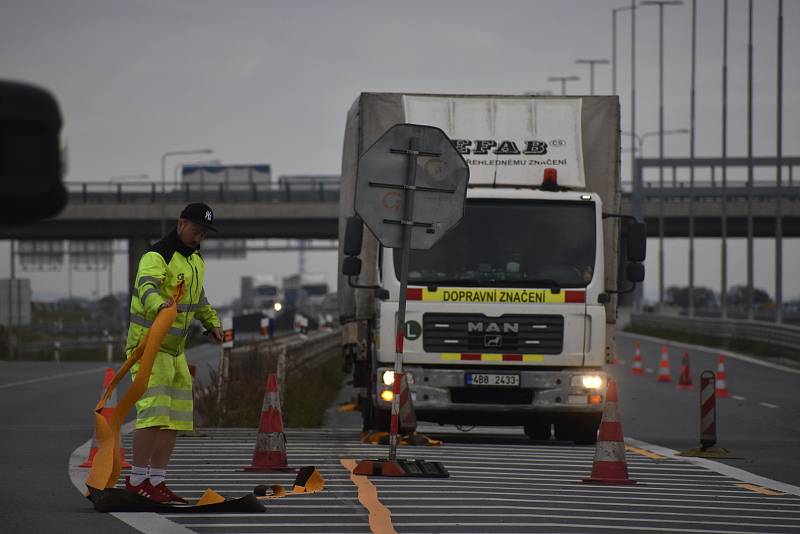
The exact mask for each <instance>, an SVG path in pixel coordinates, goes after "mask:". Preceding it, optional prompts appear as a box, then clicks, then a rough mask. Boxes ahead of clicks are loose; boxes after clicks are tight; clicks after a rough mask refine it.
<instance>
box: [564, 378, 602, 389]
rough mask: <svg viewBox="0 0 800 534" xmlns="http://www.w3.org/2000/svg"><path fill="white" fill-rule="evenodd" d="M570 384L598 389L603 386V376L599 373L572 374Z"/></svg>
mask: <svg viewBox="0 0 800 534" xmlns="http://www.w3.org/2000/svg"><path fill="white" fill-rule="evenodd" d="M572 386H573V387H583V388H586V389H600V388H602V387H603V377H602V376H600V375H582V376H573V377H572Z"/></svg>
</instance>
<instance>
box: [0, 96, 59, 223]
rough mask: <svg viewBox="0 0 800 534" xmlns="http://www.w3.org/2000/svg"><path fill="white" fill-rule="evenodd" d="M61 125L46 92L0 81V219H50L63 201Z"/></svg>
mask: <svg viewBox="0 0 800 534" xmlns="http://www.w3.org/2000/svg"><path fill="white" fill-rule="evenodd" d="M61 124H62V121H61V112H60V111H59V108H58V102H56V99H55V98H54V97H53V95H51V94H50V93H49V92H48V91H46V90H44V89H42V88H39V87H36V86H33V85H28V84H24V83H19V82H10V81H0V199H2V200H3V211H2V212H0V221H3V222H9V223H19V222H26V221H34V220H38V219H46V218H48V217H54V216H55V215H58V213H59V212H60V211H61V209H62V208H63V207H64V205H65V204H66V203H67V191H66V189H65V188H64V185H63V183H62V182H61V178H62V174H63V171H64V165H63V162H62V156H63V154H62V151H61V146H60V132H61Z"/></svg>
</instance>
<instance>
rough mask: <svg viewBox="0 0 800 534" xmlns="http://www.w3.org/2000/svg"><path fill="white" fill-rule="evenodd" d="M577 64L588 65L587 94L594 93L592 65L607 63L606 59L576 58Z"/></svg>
mask: <svg viewBox="0 0 800 534" xmlns="http://www.w3.org/2000/svg"><path fill="white" fill-rule="evenodd" d="M575 63H577V64H578V65H589V94H590V95H594V66H595V65H608V60H607V59H576V60H575Z"/></svg>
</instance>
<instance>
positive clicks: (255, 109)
mask: <svg viewBox="0 0 800 534" xmlns="http://www.w3.org/2000/svg"><path fill="white" fill-rule="evenodd" d="M625 5H629V2H627V1H625V0H539V1H533V0H526V1H503V0H496V1H492V2H486V1H485V0H484V1H436V0H427V1H403V2H397V1H395V2H381V1H375V0H372V1H367V0H365V1H335V0H328V1H322V0H320V1H303V0H294V1H288V0H287V1H283V2H278V1H274V2H269V1H264V0H261V1H251V2H244V1H226V2H221V1H219V2H210V1H188V0H181V1H178V0H160V1H131V0H128V1H122V0H98V1H77V0H58V1H55V0H53V1H38V0H4V1H3V2H2V3H0V76H2V77H3V78H11V79H18V80H25V81H29V82H33V83H36V84H39V85H42V86H45V87H47V88H49V89H50V90H52V91H53V92H54V93H55V95H56V96H57V98H58V100H59V102H60V104H61V107H62V111H63V114H64V117H65V124H66V127H65V134H66V138H67V140H68V143H69V175H68V176H67V180H69V181H103V180H108V178H109V177H111V176H118V175H130V174H140V173H146V174H148V175H149V176H150V179H151V180H156V181H158V180H160V158H161V155H162V154H163V153H164V152H166V151H169V150H175V149H193V148H204V147H209V148H212V149H213V150H214V155H213V156H212V157H213V158H217V159H220V160H222V161H223V162H224V163H229V164H234V163H269V164H271V165H272V168H273V173H274V175H275V176H278V175H281V174H313V173H321V174H332V173H338V172H339V169H340V163H341V161H340V160H341V148H342V146H341V145H342V134H343V131H344V120H345V114H346V112H347V109H348V107H349V106H350V104H351V103H352V102H353V100H354V99H355V98H356V97H357V96H358V94H359V93H360V92H362V91H392V92H398V91H413V92H453V93H512V94H513V93H522V92H525V91H543V90H553V91H555V92H556V93H558V92H559V91H560V85H559V84H556V83H550V82H548V81H547V78H548V77H549V76H560V75H572V74H575V75H580V76H581V80H580V81H579V82H573V83H571V84H570V85H569V86H568V90H569V93H571V94H587V93H588V92H589V80H588V77H589V76H588V74H589V69H588V67H587V66H585V65H576V64H575V60H576V59H578V58H610V56H611V9H612V8H613V7H617V6H625ZM722 5H723V1H722V0H699V1H698V6H699V8H698V11H699V14H698V63H697V65H698V66H697V106H698V112H697V125H696V130H695V131H696V137H697V148H696V152H697V154H698V155H709V156H715V155H719V149H720V120H721V119H720V83H721V80H720V77H721V76H720V73H721V59H720V58H721V42H722V25H721V21H722ZM729 5H730V19H729V24H730V32H729V40H730V41H729V61H730V67H729V73H730V76H729V84H730V85H729V99H730V100H729V106H730V107H729V125H730V126H729V136H728V139H729V141H728V142H729V155H745V153H746V152H745V150H746V140H747V136H746V128H745V127H746V122H745V118H746V100H745V95H746V89H747V85H746V81H747V68H746V65H747V64H746V36H747V32H746V29H747V26H746V24H747V2H746V1H745V0H730V2H729ZM690 6H691V3H690V2H687V3H686V5H683V6H679V7H667V8H666V9H665V45H664V46H665V51H666V52H665V107H666V113H665V115H666V119H665V125H664V128H665V129H667V130H668V129H675V128H685V127H688V126H689V111H688V110H689V53H690V44H691V33H690V15H691V8H690ZM776 6H777V0H758V1H757V2H755V7H756V9H755V17H754V26H755V30H754V45H755V54H754V58H755V60H754V65H755V68H754V80H755V85H754V87H755V98H754V102H755V107H754V114H755V129H754V137H753V138H754V151H755V154H756V155H766V156H769V155H774V153H775V138H776V135H775V134H776V132H775V102H776V100H775V66H776V60H775V57H776V34H775V27H776V23H775V19H776V13H777V7H776ZM636 19H637V43H636V45H637V66H636V69H637V87H636V89H637V95H638V101H637V131H638V132H639V133H640V134H641V133H643V132H647V131H653V130H657V129H658V115H657V113H658V108H657V102H658V100H657V98H658V85H657V84H658V70H657V66H658V63H657V58H658V53H657V52H658V25H657V22H658V9H657V8H654V7H642V8H641V9H638V10H637V17H636ZM784 19H785V22H784V27H785V32H784V47H785V52H784V58H785V60H784V61H785V64H784V87H785V92H784V110H785V112H784V146H783V151H784V154H787V155H796V154H798V153H800V150H798V140H800V120H798V119H800V116H799V115H800V111H798V110H800V83H798V82H800V79H799V78H800V53H799V52H800V32H797V31H794V29H795V28H797V27H798V25H800V2H797V1H792V0H789V1H786V2H784ZM618 60H619V65H618V69H617V72H618V83H617V87H618V92H619V93H620V95H621V104H622V109H623V116H622V129H623V130H628V129H629V124H630V122H629V121H630V119H629V110H630V102H629V94H630V63H629V62H630V12H620V13H619V14H618ZM595 88H596V92H597V93H603V94H608V93H610V92H611V69H610V67H609V66H603V65H599V66H597V68H596V78H595ZM688 145H689V136H686V135H677V136H670V137H667V138H666V155H667V156H681V155H686V154H687V153H688ZM657 147H658V142H657V138H656V137H651V138H649V140H648V141H647V143H646V144H645V147H644V153H645V155H646V156H651V157H652V156H656V155H657ZM625 157H627V155H626V156H625ZM173 161H174V162H175V163H178V162H179V161H180V160H173ZM186 161H191V158H188V159H187V160H186ZM628 168H629V167H628V165H627V164H626V162H625V161H623V176H624V178H626V179H627V177H628V172H627V171H628ZM219 224H220V226H224V221H219ZM653 244H654V243H651V248H650V251H651V253H650V257H649V260H648V272H649V277H648V280H647V285H646V288H647V292H648V294H652V291H653V289H654V288H655V287H656V285H655V284H657V279H658V278H657V270H656V265H657V264H656V260H657V256H656V254H655V250H656V249H655V247H653V246H652V245H653ZM120 245H122V243H120ZM685 248H686V245H685V242H683V241H678V240H676V241H675V242H670V244H669V248H668V251H669V254H668V255H667V258H668V272H667V276H666V278H667V284H668V285H669V284H685V283H686V274H685V271H686V267H685ZM743 249H744V247H743V246H739V245H738V244H736V243H734V244H733V246H732V249H731V254H732V258H731V260H732V261H731V274H730V280H731V284H735V283H743V282H744V279H745V273H744V266H743V264H744V263H745V262H744V261H743V253H742V252H741V251H743ZM716 250H718V246H717V245H716V242H714V243H710V244H705V245H704V246H702V249H701V250H700V251H699V257H698V283H699V284H706V285H709V286H711V287H714V288H716V287H717V285H718V282H717V280H718V272H719V267H718V265H719V259H718V254H717V253H716ZM7 251H8V247H7V245H6V244H5V243H3V244H2V246H1V248H0V253H2V254H3V256H5V257H7ZM756 251H757V260H756V282H757V284H758V285H760V286H762V287H765V288H767V289H768V290H769V291H770V292H772V287H773V278H772V271H773V269H774V267H773V264H772V260H771V254H772V252H771V251H772V244H771V242H769V241H768V240H764V241H760V242H759V243H758V244H757V248H756ZM799 261H800V245H798V243H797V240H787V242H786V268H787V269H788V268H790V267H794V268H795V270H796V265H797V264H798V262H799ZM308 263H309V265H311V267H310V268H309V270H312V271H319V272H325V273H327V274H328V277H329V281H330V282H331V283H335V269H336V267H335V254H333V253H315V254H313V255H310V256H309V262H308ZM126 265H127V263H126V260H125V258H124V257H123V256H122V255H120V256H119V257H118V258H117V261H116V262H115V265H114V269H115V274H114V288H115V290H117V291H119V290H123V288H124V286H125V284H126V283H127V282H126V280H127V277H126V275H125V272H126V269H127V267H126ZM296 267H297V255H296V254H294V253H281V254H264V253H260V254H251V255H250V256H249V257H248V260H247V261H224V262H223V261H213V260H212V261H209V268H208V271H209V275H208V282H207V283H206V287H207V292H208V293H209V295H210V296H211V298H212V300H214V299H216V300H217V301H227V300H230V298H232V297H233V296H234V295H235V294H237V293H238V288H239V276H240V275H242V274H248V273H250V274H256V273H267V272H275V273H277V274H279V275H286V274H290V273H291V272H293V271H295V270H296ZM8 269H9V267H8V262H7V261H4V262H2V265H0V276H6V275H7V274H8ZM20 275H22V276H29V277H30V278H31V279H32V280H33V284H34V291H35V292H36V294H37V295H41V296H44V295H53V294H66V291H67V288H66V284H67V276H66V274H64V273H20ZM105 276H106V275H105V274H104V275H103V278H102V282H101V292H103V293H104V292H105V291H106V290H107V289H106V288H107V287H108V284H107V281H106V279H105ZM795 278H798V277H795ZM73 284H74V285H73V287H74V292H75V294H78V295H88V294H90V293H91V292H92V291H93V290H94V289H95V276H94V275H93V274H89V275H86V274H80V273H77V274H76V275H75V276H74V277H73ZM798 284H800V282H797V281H794V282H792V281H791V280H787V281H786V282H785V293H786V295H787V296H792V295H798V294H800V285H798Z"/></svg>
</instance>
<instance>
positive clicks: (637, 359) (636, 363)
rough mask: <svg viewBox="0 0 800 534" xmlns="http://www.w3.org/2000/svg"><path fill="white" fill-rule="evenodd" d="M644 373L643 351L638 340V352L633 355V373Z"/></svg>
mask: <svg viewBox="0 0 800 534" xmlns="http://www.w3.org/2000/svg"><path fill="white" fill-rule="evenodd" d="M643 373H644V368H643V367H642V352H641V350H640V349H639V342H638V341H637V342H636V354H634V355H633V367H631V374H634V375H641V374H643Z"/></svg>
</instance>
